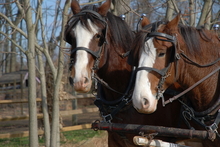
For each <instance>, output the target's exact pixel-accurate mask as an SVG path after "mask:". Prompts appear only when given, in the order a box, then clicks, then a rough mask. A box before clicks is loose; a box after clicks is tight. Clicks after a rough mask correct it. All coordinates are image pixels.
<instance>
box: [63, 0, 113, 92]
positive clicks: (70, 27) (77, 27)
mask: <svg viewBox="0 0 220 147" xmlns="http://www.w3.org/2000/svg"><path fill="white" fill-rule="evenodd" d="M110 4H111V0H107V1H106V2H105V3H103V4H102V5H101V6H100V7H96V6H94V5H89V6H85V7H84V8H82V9H81V8H80V6H79V3H78V2H77V1H76V0H73V1H72V4H71V9H72V12H73V14H74V15H73V16H72V17H71V18H70V19H69V21H68V23H67V25H66V31H65V39H66V41H67V42H68V43H69V44H71V46H72V49H71V55H70V59H71V63H70V67H69V70H70V77H69V80H70V84H71V85H73V87H74V89H75V90H76V91H77V92H89V91H90V89H91V85H92V72H93V71H94V70H96V69H97V68H99V66H101V65H102V64H103V63H102V62H103V61H102V60H100V57H101V55H102V53H103V49H104V46H105V42H106V33H107V22H106V19H105V16H106V15H107V13H108V9H109V8H110Z"/></svg>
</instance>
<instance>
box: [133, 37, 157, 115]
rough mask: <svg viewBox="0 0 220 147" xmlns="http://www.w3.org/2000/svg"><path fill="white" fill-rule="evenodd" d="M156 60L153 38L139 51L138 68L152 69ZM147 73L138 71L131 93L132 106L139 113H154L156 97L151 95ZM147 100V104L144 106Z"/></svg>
mask: <svg viewBox="0 0 220 147" xmlns="http://www.w3.org/2000/svg"><path fill="white" fill-rule="evenodd" d="M155 59H156V48H155V47H154V44H153V38H151V39H149V40H148V41H147V42H145V48H144V50H142V51H141V56H140V60H139V65H138V67H153V65H154V63H155ZM148 73H149V71H146V70H140V71H138V72H137V75H136V81H135V88H134V92H133V97H132V100H133V105H134V107H135V108H136V109H137V110H140V112H147V113H151V112H152V111H155V108H154V107H156V105H155V103H157V102H156V96H155V95H153V94H152V91H151V83H150V81H149V79H148ZM145 99H147V101H148V104H147V105H146V104H145Z"/></svg>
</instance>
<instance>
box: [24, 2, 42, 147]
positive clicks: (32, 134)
mask: <svg viewBox="0 0 220 147" xmlns="http://www.w3.org/2000/svg"><path fill="white" fill-rule="evenodd" d="M24 8H25V9H26V14H25V15H26V17H25V20H26V26H27V34H28V35H27V36H28V52H27V54H26V55H27V59H28V72H29V74H28V75H29V77H28V86H29V90H28V98H29V117H30V118H29V130H30V131H29V145H30V147H38V146H39V145H38V126H37V104H36V80H35V77H36V72H35V41H36V39H35V25H34V24H33V23H32V12H31V11H32V10H31V6H30V1H29V0H24Z"/></svg>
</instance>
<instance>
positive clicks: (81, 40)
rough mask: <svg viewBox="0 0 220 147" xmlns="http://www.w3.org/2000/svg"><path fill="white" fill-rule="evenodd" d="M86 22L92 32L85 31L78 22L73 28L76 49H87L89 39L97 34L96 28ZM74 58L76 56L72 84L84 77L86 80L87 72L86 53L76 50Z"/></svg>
mask: <svg viewBox="0 0 220 147" xmlns="http://www.w3.org/2000/svg"><path fill="white" fill-rule="evenodd" d="M88 22H89V25H90V27H91V30H92V31H89V30H87V29H85V28H84V27H83V26H82V25H81V23H80V22H78V24H77V25H76V27H75V28H74V33H75V37H76V44H77V47H86V48H89V43H90V41H91V39H92V38H93V36H94V35H95V34H96V33H97V32H98V28H97V26H95V25H94V24H92V22H91V21H90V20H88ZM76 56H77V60H76V63H75V65H74V68H75V77H74V83H76V82H79V81H80V80H82V79H83V78H85V77H87V78H88V72H87V68H86V67H87V64H88V53H87V52H86V51H83V50H78V51H77V52H76Z"/></svg>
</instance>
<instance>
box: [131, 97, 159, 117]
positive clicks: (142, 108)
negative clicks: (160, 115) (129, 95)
mask: <svg viewBox="0 0 220 147" xmlns="http://www.w3.org/2000/svg"><path fill="white" fill-rule="evenodd" d="M157 102H158V101H157V100H155V101H150V102H149V101H148V102H147V103H146V102H145V103H143V102H141V103H135V101H134V100H133V106H134V108H135V109H136V110H137V111H138V112H139V113H144V114H151V113H153V112H155V111H156V110H157Z"/></svg>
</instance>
